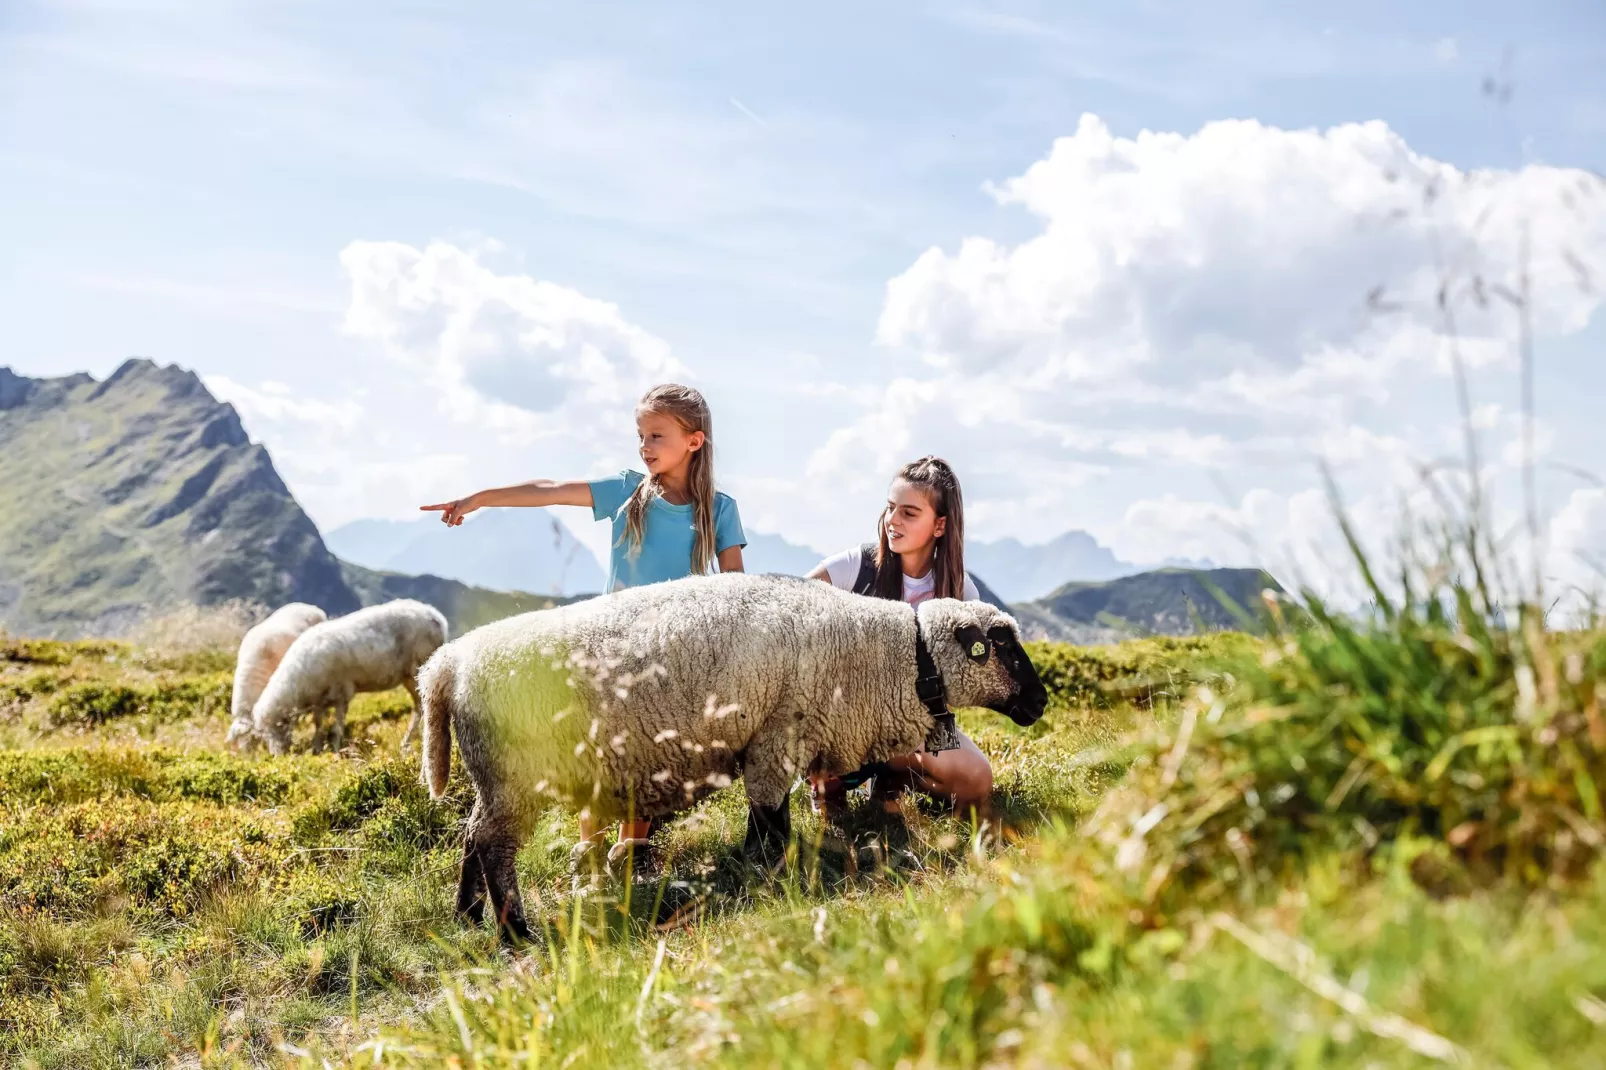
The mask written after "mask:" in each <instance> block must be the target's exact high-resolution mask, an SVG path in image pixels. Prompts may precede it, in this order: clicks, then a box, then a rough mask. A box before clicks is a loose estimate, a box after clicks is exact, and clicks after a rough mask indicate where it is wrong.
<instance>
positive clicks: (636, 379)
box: [340, 241, 685, 441]
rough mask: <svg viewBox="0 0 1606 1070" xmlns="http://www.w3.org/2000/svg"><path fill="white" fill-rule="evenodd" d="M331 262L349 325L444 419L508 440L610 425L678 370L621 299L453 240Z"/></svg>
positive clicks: (611, 429) (393, 246) (624, 420)
mask: <svg viewBox="0 0 1606 1070" xmlns="http://www.w3.org/2000/svg"><path fill="white" fill-rule="evenodd" d="M340 261H341V264H342V266H343V267H344V268H345V271H346V274H347V276H348V278H349V279H350V282H351V302H350V305H349V306H348V309H347V313H346V321H345V327H346V331H347V333H348V334H350V335H352V336H354V337H356V338H360V339H365V340H368V341H372V342H375V343H378V345H379V346H380V347H381V348H382V350H383V351H384V352H385V353H386V354H388V355H389V356H390V357H392V358H393V359H394V360H395V361H396V362H397V363H398V364H400V365H401V366H402V367H403V368H405V369H406V370H408V371H410V372H412V373H413V374H416V375H420V376H422V377H423V378H424V379H425V380H426V381H427V382H428V384H429V385H431V386H432V387H434V388H436V389H438V390H439V391H440V392H441V401H442V404H443V405H444V406H445V407H446V409H447V411H448V412H449V413H450V414H451V415H452V416H454V417H456V418H458V419H461V420H465V421H483V422H485V423H487V424H489V425H490V426H492V427H495V428H497V429H498V430H500V431H502V432H503V433H504V434H506V435H508V436H509V437H511V438H513V439H515V440H523V441H528V440H533V439H535V438H541V437H553V436H558V435H566V436H574V435H579V436H581V437H582V438H586V439H590V438H591V437H592V435H593V434H594V433H597V432H606V433H615V434H616V433H619V432H620V431H621V430H623V429H624V428H625V427H626V425H628V423H629V416H630V412H631V409H632V406H633V403H634V402H635V400H636V399H637V398H638V397H639V396H640V395H641V393H642V392H643V391H644V390H645V389H646V388H647V387H648V386H651V385H652V384H654V383H657V382H661V381H663V380H665V379H668V378H671V377H674V376H676V375H679V374H681V373H682V372H684V370H685V369H684V368H683V367H682V365H681V364H680V363H679V361H677V360H676V359H675V357H674V355H673V354H672V353H671V352H670V349H669V346H668V344H667V343H665V342H664V341H663V340H662V339H659V338H657V337H655V336H654V335H652V334H650V333H649V332H647V331H645V330H643V329H642V328H640V327H638V326H636V325H635V324H632V323H630V322H629V321H628V320H626V319H625V317H624V316H623V314H622V313H621V312H620V310H619V308H618V306H616V305H613V304H610V303H608V302H606V301H600V300H597V299H596V298H593V297H588V296H586V295H585V294H582V293H579V292H578V291H576V290H572V289H569V288H567V287H564V286H559V285H557V284H556V283H552V282H547V281H543V280H539V279H535V278H531V277H530V276H528V275H518V274H511V275H506V274H498V273H497V272H496V271H494V270H492V269H491V268H489V267H487V266H485V265H484V264H482V263H481V262H480V260H479V259H478V258H477V257H476V255H475V254H474V253H473V252H471V251H468V250H464V249H462V248H459V247H458V246H455V245H451V244H447V243H444V242H434V243H431V244H430V245H428V246H426V247H424V248H422V249H419V248H417V247H415V246H411V245H407V244H403V243H401V242H366V241H362V242H352V243H351V244H350V245H348V246H346V248H345V249H344V250H343V251H342V252H341V255H340Z"/></svg>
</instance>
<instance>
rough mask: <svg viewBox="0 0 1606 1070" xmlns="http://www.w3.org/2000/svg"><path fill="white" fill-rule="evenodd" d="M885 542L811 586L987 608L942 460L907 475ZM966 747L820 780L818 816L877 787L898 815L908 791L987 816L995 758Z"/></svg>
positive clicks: (830, 569)
mask: <svg viewBox="0 0 1606 1070" xmlns="http://www.w3.org/2000/svg"><path fill="white" fill-rule="evenodd" d="M879 528H880V530H879V541H877V542H874V543H866V544H864V545H863V546H856V547H854V548H852V549H850V550H844V551H842V552H841V553H839V554H837V555H835V556H833V557H828V558H826V559H825V560H824V561H822V562H821V563H820V564H819V565H818V566H817V567H816V568H815V569H814V571H813V572H810V573H809V578H810V579H816V580H824V581H825V582H826V583H830V584H833V585H835V586H837V587H840V588H842V589H843V590H846V591H854V592H856V593H858V594H867V595H871V596H873V597H876V598H891V599H901V600H903V601H905V602H907V603H909V604H910V605H918V604H919V603H921V602H924V601H925V600H926V599H928V598H961V599H967V600H971V601H980V600H981V595H980V594H979V593H977V590H976V584H975V583H974V582H973V581H972V580H971V579H970V577H969V576H968V575H967V574H966V573H965V505H964V499H963V496H962V495H961V494H960V491H959V478H958V477H957V476H955V475H954V471H953V469H952V468H950V467H949V466H948V462H946V461H944V460H942V459H941V458H940V457H922V458H920V459H919V460H918V461H914V462H912V463H910V464H906V465H904V466H903V468H901V469H899V471H898V474H897V476H896V477H895V478H894V479H893V480H892V486H891V487H889V488H888V489H887V505H886V508H885V509H884V510H882V513H881V519H880V523H879ZM958 735H959V747H958V748H957V749H955V750H946V751H943V752H941V753H939V754H930V753H927V752H926V751H923V750H922V751H916V752H915V753H914V754H906V755H902V756H900V757H897V758H893V759H891V760H889V761H887V762H885V763H881V765H880V767H878V768H874V769H866V770H861V771H860V772H858V773H856V774H851V775H849V776H847V777H830V778H814V779H813V780H812V782H811V783H812V786H813V791H814V801H815V808H816V809H817V810H819V811H820V812H821V813H822V814H823V815H825V816H831V815H832V814H833V812H834V811H838V810H839V808H841V807H842V806H844V805H845V801H846V799H845V797H846V795H847V792H848V791H849V790H850V789H851V788H853V787H855V786H856V785H857V784H860V783H863V781H864V780H866V779H870V778H872V777H873V779H874V787H873V788H872V789H871V797H872V798H874V799H876V800H878V801H880V802H881V804H882V805H883V806H884V807H885V808H886V809H887V811H888V812H892V813H895V812H897V809H898V805H899V803H898V799H899V796H900V795H901V794H902V793H903V791H904V790H905V789H907V788H914V789H915V790H917V791H922V792H925V793H926V794H928V795H932V796H934V797H936V798H939V799H943V800H946V801H949V802H951V803H952V804H953V806H954V808H955V809H956V810H958V811H960V812H961V813H963V812H966V811H969V810H975V811H976V812H977V814H978V815H979V816H985V815H986V811H987V802H988V798H989V797H990V796H991V794H992V790H993V769H992V766H991V765H990V764H989V763H988V761H987V756H986V755H984V754H982V752H981V750H980V749H979V748H978V747H977V746H976V744H975V743H973V742H972V741H971V740H970V738H969V737H968V736H966V735H965V734H964V733H963V732H960V733H958Z"/></svg>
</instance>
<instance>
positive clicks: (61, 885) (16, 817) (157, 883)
mask: <svg viewBox="0 0 1606 1070" xmlns="http://www.w3.org/2000/svg"><path fill="white" fill-rule="evenodd" d="M8 818H9V820H8V821H7V824H6V827H5V829H4V830H0V906H4V907H6V908H9V909H12V910H16V911H19V912H22V913H24V914H31V913H37V912H50V913H54V914H61V915H84V914H87V913H90V912H93V911H94V910H96V909H97V908H99V907H101V906H103V905H107V904H114V903H117V902H122V903H124V904H126V906H127V908H128V909H129V911H131V912H132V913H135V914H155V915H161V916H167V917H174V918H182V917H185V916H187V915H188V914H190V913H191V912H192V911H193V910H194V909H195V908H196V906H197V905H198V904H199V903H200V901H201V899H202V897H203V896H204V895H205V894H206V893H207V892H209V891H211V890H212V889H214V888H216V887H218V886H220V885H222V884H223V883H225V882H242V881H244V882H249V881H251V880H254V879H255V878H257V877H259V876H261V875H263V874H266V873H271V872H275V871H277V869H278V868H279V867H281V866H283V865H284V863H285V861H286V859H287V858H288V857H289V854H290V851H291V845H290V843H289V840H288V837H287V836H286V835H285V831H284V829H283V828H282V823H280V822H275V821H273V820H272V819H270V818H268V817H266V816H264V815H261V814H250V813H242V812H240V811H237V810H231V809H226V808H223V807H218V806H213V805H211V804H208V803H199V802H191V801H180V802H164V803H154V802H151V801H149V800H146V799H140V798H133V797H127V796H123V797H115V798H105V799H96V800H93V801H89V802H80V803H74V804H71V805H68V806H64V807H61V808H58V809H48V810H47V809H37V810H28V809H23V810H13V811H12V812H11V813H10V814H9V815H8Z"/></svg>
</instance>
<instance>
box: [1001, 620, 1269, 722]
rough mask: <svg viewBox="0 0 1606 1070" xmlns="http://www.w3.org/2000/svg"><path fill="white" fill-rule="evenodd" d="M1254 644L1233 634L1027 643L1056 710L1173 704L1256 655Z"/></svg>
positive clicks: (1237, 634) (1219, 633) (1245, 637)
mask: <svg viewBox="0 0 1606 1070" xmlns="http://www.w3.org/2000/svg"><path fill="white" fill-rule="evenodd" d="M1259 646H1260V643H1259V640H1256V639H1254V638H1252V637H1250V636H1247V635H1242V634H1239V633H1236V632H1214V633H1211V634H1208V635H1189V636H1178V637H1162V638H1155V639H1137V640H1131V641H1129V642H1125V643H1121V644H1119V645H1116V646H1092V647H1079V646H1070V645H1068V644H1065V643H1049V642H1034V643H1027V644H1026V650H1027V653H1028V654H1030V656H1031V659H1032V664H1033V665H1034V666H1035V667H1036V668H1037V672H1038V675H1039V676H1041V677H1042V680H1043V684H1044V686H1045V687H1047V688H1048V694H1049V701H1050V703H1051V704H1052V705H1053V706H1054V707H1057V708H1075V707H1078V706H1089V705H1091V706H1096V707H1111V706H1115V705H1119V704H1121V703H1132V704H1134V705H1137V706H1140V707H1147V706H1150V705H1152V704H1153V703H1154V702H1155V701H1156V700H1157V699H1162V698H1175V697H1177V696H1180V695H1181V694H1183V693H1184V692H1185V691H1186V690H1187V688H1188V687H1189V686H1190V685H1191V684H1193V683H1195V682H1197V681H1199V680H1203V679H1208V678H1210V677H1211V676H1212V675H1213V674H1214V673H1215V672H1217V671H1219V670H1218V667H1219V665H1220V664H1221V663H1222V662H1224V661H1227V660H1230V659H1232V658H1234V657H1238V656H1241V655H1242V654H1243V653H1244V652H1246V651H1250V650H1258V649H1259Z"/></svg>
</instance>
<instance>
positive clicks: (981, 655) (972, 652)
mask: <svg viewBox="0 0 1606 1070" xmlns="http://www.w3.org/2000/svg"><path fill="white" fill-rule="evenodd" d="M954 638H955V639H956V640H958V641H959V649H961V650H963V651H964V652H965V657H967V658H969V659H970V660H971V661H974V662H975V663H976V664H977V665H981V664H982V663H984V662H985V661H986V660H987V657H988V655H989V654H990V653H991V652H992V647H990V646H989V645H988V643H987V636H986V635H984V634H983V633H982V630H981V629H980V628H978V627H977V626H976V625H974V624H961V625H960V626H959V627H957V628H955V629H954Z"/></svg>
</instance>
